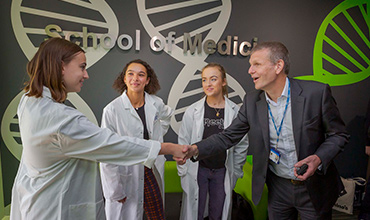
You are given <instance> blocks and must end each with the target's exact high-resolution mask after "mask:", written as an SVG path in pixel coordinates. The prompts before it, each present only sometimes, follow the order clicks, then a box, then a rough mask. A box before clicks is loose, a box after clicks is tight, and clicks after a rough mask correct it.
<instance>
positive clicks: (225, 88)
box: [202, 63, 228, 97]
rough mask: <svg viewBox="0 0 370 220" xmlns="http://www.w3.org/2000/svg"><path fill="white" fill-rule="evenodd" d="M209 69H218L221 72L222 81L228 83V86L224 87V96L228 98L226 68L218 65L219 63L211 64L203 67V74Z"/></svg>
mask: <svg viewBox="0 0 370 220" xmlns="http://www.w3.org/2000/svg"><path fill="white" fill-rule="evenodd" d="M208 67H216V68H217V69H218V70H219V71H220V73H221V78H222V80H223V81H225V82H226V85H224V86H222V95H224V96H226V97H228V92H227V80H226V71H225V68H224V67H223V66H222V65H221V64H218V63H209V64H207V65H206V66H205V67H203V69H202V73H203V71H204V70H205V69H206V68H208Z"/></svg>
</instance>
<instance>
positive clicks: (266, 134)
mask: <svg viewBox="0 0 370 220" xmlns="http://www.w3.org/2000/svg"><path fill="white" fill-rule="evenodd" d="M259 97H260V100H259V101H257V103H256V107H257V114H258V120H259V122H260V126H261V132H262V136H263V142H264V143H265V147H266V149H267V150H268V151H270V131H269V119H268V110H267V101H266V97H265V92H261V93H260V95H259Z"/></svg>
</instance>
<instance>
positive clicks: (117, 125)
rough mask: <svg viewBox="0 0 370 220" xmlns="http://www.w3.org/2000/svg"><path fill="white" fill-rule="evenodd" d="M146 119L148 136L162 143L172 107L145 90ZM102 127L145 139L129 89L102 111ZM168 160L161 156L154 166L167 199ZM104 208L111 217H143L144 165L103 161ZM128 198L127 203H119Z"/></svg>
mask: <svg viewBox="0 0 370 220" xmlns="http://www.w3.org/2000/svg"><path fill="white" fill-rule="evenodd" d="M144 110H145V118H146V125H147V129H148V133H149V138H150V139H152V140H157V141H160V142H163V135H165V134H166V132H167V130H168V128H169V125H170V119H171V116H172V114H173V110H172V109H171V108H170V107H169V106H167V105H165V104H164V103H163V101H162V99H160V98H159V97H157V96H154V95H150V94H148V93H145V105H144ZM102 127H106V128H109V129H111V130H112V131H114V132H117V133H118V134H120V135H124V136H131V137H138V138H144V136H143V135H144V126H143V124H142V122H141V119H140V116H139V115H138V114H137V112H136V110H135V109H134V108H133V106H132V105H131V102H130V100H129V98H128V97H127V94H126V91H125V92H124V93H123V94H122V95H121V96H119V97H118V98H116V99H115V100H113V101H112V102H111V103H109V104H108V105H107V106H106V107H105V108H104V110H103V118H102ZM165 161H166V159H165V157H164V156H163V155H159V156H158V157H157V159H156V161H155V163H154V166H153V173H154V175H155V176H156V179H157V182H158V185H159V188H160V190H161V193H162V198H163V201H164V163H165ZM100 171H101V178H102V185H103V192H104V197H105V199H106V204H105V211H106V215H107V219H108V220H115V219H116V220H119V219H130V220H135V219H143V211H144V206H143V204H144V166H143V165H140V164H139V165H133V166H117V165H112V164H106V163H101V165H100ZM125 197H127V199H126V201H125V203H124V204H122V203H119V202H117V201H118V200H121V199H123V198H125Z"/></svg>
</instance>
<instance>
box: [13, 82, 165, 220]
mask: <svg viewBox="0 0 370 220" xmlns="http://www.w3.org/2000/svg"><path fill="white" fill-rule="evenodd" d="M17 113H18V118H19V128H20V133H21V138H22V143H23V152H22V159H21V162H20V165H19V169H18V173H17V175H16V177H15V181H14V185H13V189H12V201H11V212H10V219H12V220H22V219H27V220H32V219H37V220H39V219H45V220H50V219H56V220H64V219H65V220H67V219H68V220H71V219H98V220H101V219H105V213H104V203H103V196H102V190H101V183H100V175H99V168H98V163H97V162H98V161H100V162H107V163H114V164H117V165H133V164H138V163H144V164H146V165H147V166H149V167H151V166H152V164H153V163H154V160H155V158H156V157H157V155H158V153H159V151H160V143H159V142H158V141H146V140H140V139H138V138H133V137H121V136H119V135H117V134H116V133H113V132H112V131H110V130H109V129H102V128H99V127H98V126H96V125H95V124H93V123H91V122H90V121H89V120H88V119H87V118H86V117H85V116H84V115H83V114H82V113H80V112H79V111H77V110H76V109H74V108H72V107H68V106H66V105H64V104H61V103H58V102H55V101H54V100H53V99H52V97H51V94H50V90H49V89H48V88H46V87H44V89H43V94H42V97H40V98H35V97H28V96H23V97H22V99H21V101H20V103H19V106H18V112H17Z"/></svg>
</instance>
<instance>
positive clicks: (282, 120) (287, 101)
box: [267, 79, 290, 149]
mask: <svg viewBox="0 0 370 220" xmlns="http://www.w3.org/2000/svg"><path fill="white" fill-rule="evenodd" d="M287 80H288V79H287ZM289 99H290V82H289V81H288V98H287V99H286V104H285V109H284V114H283V118H282V119H281V122H280V126H279V129H278V128H277V127H276V123H275V119H274V116H273V115H272V112H271V108H270V104H269V103H268V102H267V106H268V109H269V113H270V116H271V119H272V123H273V124H274V127H275V131H276V134H277V140H276V147H275V149H277V145H278V143H279V136H280V133H281V128H282V127H283V122H284V118H285V114H286V111H287V109H288V104H289Z"/></svg>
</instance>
